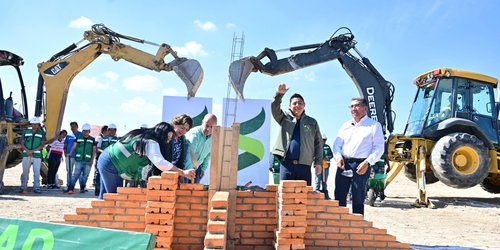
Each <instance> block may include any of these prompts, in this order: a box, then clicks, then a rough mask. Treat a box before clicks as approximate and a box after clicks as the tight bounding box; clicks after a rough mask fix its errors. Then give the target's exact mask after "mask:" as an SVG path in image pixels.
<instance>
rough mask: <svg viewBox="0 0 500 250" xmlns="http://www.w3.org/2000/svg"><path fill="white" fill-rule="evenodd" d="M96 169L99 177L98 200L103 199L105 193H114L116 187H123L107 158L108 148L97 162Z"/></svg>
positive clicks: (121, 180) (116, 171)
mask: <svg viewBox="0 0 500 250" xmlns="http://www.w3.org/2000/svg"><path fill="white" fill-rule="evenodd" d="M97 169H99V174H100V175H101V184H100V190H99V197H98V198H99V200H102V199H103V195H104V194H105V193H116V190H117V188H118V187H122V186H123V179H122V178H121V177H120V176H119V175H118V170H116V167H115V165H113V162H112V161H111V158H109V147H108V148H106V149H105V150H104V151H103V152H102V153H101V155H100V156H99V160H97Z"/></svg>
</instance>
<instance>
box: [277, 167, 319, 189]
mask: <svg viewBox="0 0 500 250" xmlns="http://www.w3.org/2000/svg"><path fill="white" fill-rule="evenodd" d="M311 178H312V177H311V166H308V165H302V164H293V163H292V162H288V161H282V162H281V166H280V180H304V181H306V182H307V186H311Z"/></svg>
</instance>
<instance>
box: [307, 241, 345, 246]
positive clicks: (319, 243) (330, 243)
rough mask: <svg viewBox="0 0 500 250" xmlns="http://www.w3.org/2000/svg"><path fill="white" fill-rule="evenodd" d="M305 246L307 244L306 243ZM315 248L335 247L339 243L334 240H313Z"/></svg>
mask: <svg viewBox="0 0 500 250" xmlns="http://www.w3.org/2000/svg"><path fill="white" fill-rule="evenodd" d="M306 244H307V243H306ZM314 245H315V246H329V247H335V246H338V245H339V242H338V241H336V240H315V241H314Z"/></svg>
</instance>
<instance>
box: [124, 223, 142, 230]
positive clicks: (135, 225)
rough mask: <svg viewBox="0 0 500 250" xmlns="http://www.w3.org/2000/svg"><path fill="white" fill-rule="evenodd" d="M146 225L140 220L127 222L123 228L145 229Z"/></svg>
mask: <svg viewBox="0 0 500 250" xmlns="http://www.w3.org/2000/svg"><path fill="white" fill-rule="evenodd" d="M145 227H146V225H145V224H144V223H140V222H125V223H124V224H123V228H125V229H142V230H143V231H144V228H145Z"/></svg>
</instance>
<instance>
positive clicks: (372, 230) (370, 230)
mask: <svg viewBox="0 0 500 250" xmlns="http://www.w3.org/2000/svg"><path fill="white" fill-rule="evenodd" d="M365 233H369V234H384V235H385V234H387V230H386V229H379V228H365Z"/></svg>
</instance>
